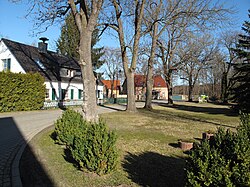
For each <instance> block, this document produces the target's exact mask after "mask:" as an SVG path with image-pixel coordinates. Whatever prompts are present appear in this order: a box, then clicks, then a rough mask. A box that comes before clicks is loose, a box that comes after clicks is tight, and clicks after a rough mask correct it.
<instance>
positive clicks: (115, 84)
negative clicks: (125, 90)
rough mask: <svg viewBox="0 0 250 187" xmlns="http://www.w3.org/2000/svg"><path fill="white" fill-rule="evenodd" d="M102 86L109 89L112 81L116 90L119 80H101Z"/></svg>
mask: <svg viewBox="0 0 250 187" xmlns="http://www.w3.org/2000/svg"><path fill="white" fill-rule="evenodd" d="M102 82H103V84H104V86H105V87H106V88H107V89H111V85H112V82H114V89H115V88H116V90H119V87H120V80H114V81H113V80H102Z"/></svg>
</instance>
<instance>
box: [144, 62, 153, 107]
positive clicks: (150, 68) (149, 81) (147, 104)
mask: <svg viewBox="0 0 250 187" xmlns="http://www.w3.org/2000/svg"><path fill="white" fill-rule="evenodd" d="M153 84H154V83H153V59H152V58H151V57H150V58H149V60H148V72H147V82H146V102H145V106H144V108H146V109H149V110H150V109H152V91H153Z"/></svg>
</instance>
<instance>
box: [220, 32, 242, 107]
mask: <svg viewBox="0 0 250 187" xmlns="http://www.w3.org/2000/svg"><path fill="white" fill-rule="evenodd" d="M238 35H239V32H236V31H234V32H223V33H222V34H221V38H220V40H219V42H220V44H221V45H222V47H223V48H225V55H226V57H225V61H224V63H223V72H222V76H221V77H222V78H221V79H222V80H221V100H222V102H223V103H227V102H228V96H229V92H228V91H229V89H230V85H231V84H230V81H229V78H230V71H231V69H232V65H233V64H234V63H235V62H237V60H238V59H237V55H236V53H235V51H234V50H233V49H235V48H236V45H237V43H238Z"/></svg>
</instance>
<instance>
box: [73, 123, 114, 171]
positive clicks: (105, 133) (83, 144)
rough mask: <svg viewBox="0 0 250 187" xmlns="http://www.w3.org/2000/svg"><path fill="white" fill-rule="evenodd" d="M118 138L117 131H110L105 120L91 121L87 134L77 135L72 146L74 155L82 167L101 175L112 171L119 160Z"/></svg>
mask: <svg viewBox="0 0 250 187" xmlns="http://www.w3.org/2000/svg"><path fill="white" fill-rule="evenodd" d="M116 140H117V135H116V133H114V132H110V131H109V130H108V129H107V126H106V124H105V123H104V122H103V121H99V122H97V123H89V125H88V129H87V131H86V134H81V135H80V136H76V137H75V139H74V142H73V144H72V145H71V146H70V150H71V153H72V157H73V158H74V159H75V161H76V162H77V163H78V164H79V166H80V168H81V169H85V170H88V171H90V172H95V173H97V174H99V175H102V174H107V173H110V172H111V171H112V170H114V169H115V167H116V164H117V160H118V153H117V149H116V145H115V144H116Z"/></svg>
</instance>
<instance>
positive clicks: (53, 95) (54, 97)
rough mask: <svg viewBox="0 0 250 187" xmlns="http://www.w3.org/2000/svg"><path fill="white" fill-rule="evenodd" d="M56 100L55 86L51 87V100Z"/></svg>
mask: <svg viewBox="0 0 250 187" xmlns="http://www.w3.org/2000/svg"><path fill="white" fill-rule="evenodd" d="M54 100H56V90H55V88H53V89H52V101H54Z"/></svg>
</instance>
